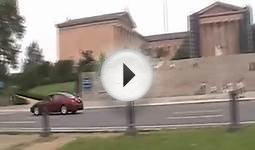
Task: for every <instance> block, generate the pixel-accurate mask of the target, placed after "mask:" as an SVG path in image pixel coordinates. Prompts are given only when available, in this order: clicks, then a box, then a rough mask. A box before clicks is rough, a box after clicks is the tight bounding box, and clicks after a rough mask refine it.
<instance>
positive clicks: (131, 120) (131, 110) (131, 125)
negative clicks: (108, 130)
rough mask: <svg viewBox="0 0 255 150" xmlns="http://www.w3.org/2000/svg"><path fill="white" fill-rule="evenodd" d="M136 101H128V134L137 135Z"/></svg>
mask: <svg viewBox="0 0 255 150" xmlns="http://www.w3.org/2000/svg"><path fill="white" fill-rule="evenodd" d="M134 104H135V102H134V101H130V102H128V103H127V130H126V134H127V135H132V136H134V135H136V127H135V105H134Z"/></svg>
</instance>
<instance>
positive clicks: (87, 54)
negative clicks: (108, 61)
mask: <svg viewBox="0 0 255 150" xmlns="http://www.w3.org/2000/svg"><path fill="white" fill-rule="evenodd" d="M81 54H82V59H81V60H80V62H79V71H80V72H89V71H95V69H96V61H95V58H94V55H93V51H91V50H86V51H83V52H82V53H81Z"/></svg>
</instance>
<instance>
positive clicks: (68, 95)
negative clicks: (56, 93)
mask: <svg viewBox="0 0 255 150" xmlns="http://www.w3.org/2000/svg"><path fill="white" fill-rule="evenodd" d="M61 94H62V95H63V96H65V97H68V98H75V96H74V95H72V94H70V93H61Z"/></svg>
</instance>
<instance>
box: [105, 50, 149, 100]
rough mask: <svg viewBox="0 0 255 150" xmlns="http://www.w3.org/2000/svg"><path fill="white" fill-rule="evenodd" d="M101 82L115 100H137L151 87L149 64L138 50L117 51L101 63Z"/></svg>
mask: <svg viewBox="0 0 255 150" xmlns="http://www.w3.org/2000/svg"><path fill="white" fill-rule="evenodd" d="M101 82H102V85H103V87H104V89H105V90H106V92H107V93H108V94H109V95H110V96H112V97H113V98H114V99H116V100H120V101H134V100H138V99H140V98H141V97H143V96H144V95H145V94H146V93H147V92H148V90H149V89H150V87H151V82H152V68H151V64H150V63H149V60H148V58H146V57H145V56H144V55H143V54H141V53H140V52H138V51H133V50H121V51H118V52H116V53H114V54H112V55H111V56H109V57H108V58H107V59H106V60H105V62H104V63H103V66H102V69H101Z"/></svg>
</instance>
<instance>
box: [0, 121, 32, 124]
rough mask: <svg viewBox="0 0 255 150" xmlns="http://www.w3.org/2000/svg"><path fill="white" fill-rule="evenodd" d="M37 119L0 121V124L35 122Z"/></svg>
mask: <svg viewBox="0 0 255 150" xmlns="http://www.w3.org/2000/svg"><path fill="white" fill-rule="evenodd" d="M33 123H35V121H0V124H33Z"/></svg>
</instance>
